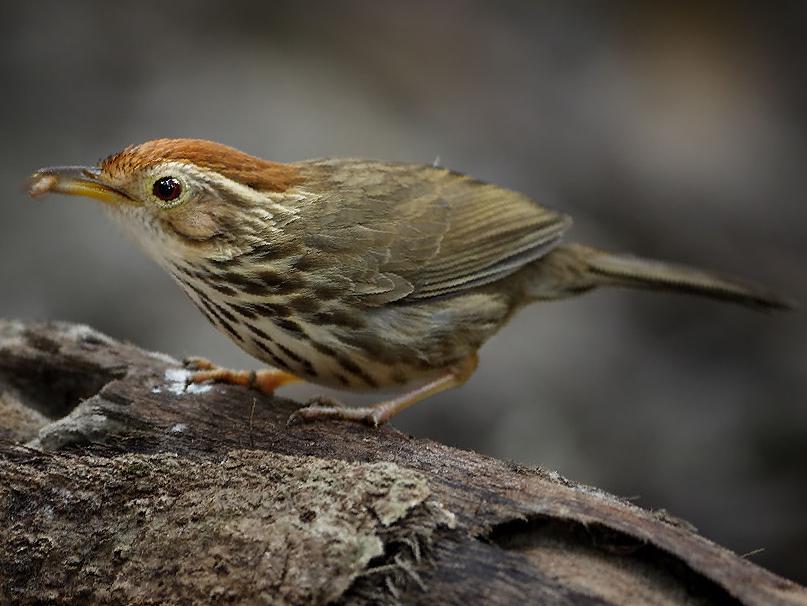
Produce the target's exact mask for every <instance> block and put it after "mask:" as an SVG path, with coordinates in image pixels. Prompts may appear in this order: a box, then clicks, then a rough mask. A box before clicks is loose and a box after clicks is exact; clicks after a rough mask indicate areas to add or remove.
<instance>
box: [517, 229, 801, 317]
mask: <svg viewBox="0 0 807 606" xmlns="http://www.w3.org/2000/svg"><path fill="white" fill-rule="evenodd" d="M532 269H533V271H532V272H531V274H530V275H529V277H528V280H527V284H526V294H527V297H528V298H530V299H557V298H563V297H566V296H571V295H574V294H578V293H580V292H583V291H586V290H590V289H592V288H596V287H599V286H617V287H628V288H643V289H649V290H660V291H672V292H682V293H689V294H694V295H701V296H705V297H710V298H712V299H721V300H724V301H731V302H733V303H740V304H742V305H747V306H749V307H756V308H762V309H792V308H793V307H795V304H794V303H793V302H792V301H790V300H788V299H786V298H784V297H781V296H779V295H777V294H776V293H774V292H772V291H770V290H768V289H767V288H764V287H761V286H757V285H754V284H749V283H746V282H742V281H739V280H735V279H733V278H729V277H726V276H721V275H719V274H716V273H713V272H710V271H703V270H700V269H695V268H691V267H685V266H682V265H675V264H672V263H665V262H662V261H653V260H648V259H641V258H639V257H634V256H631V255H622V254H612V253H607V252H603V251H600V250H596V249H594V248H590V247H587V246H582V245H580V244H565V245H561V246H558V247H557V248H555V249H554V250H553V251H552V252H550V253H549V254H548V255H546V256H545V257H543V258H542V259H540V260H538V261H537V262H535V263H534V264H533V265H532Z"/></svg>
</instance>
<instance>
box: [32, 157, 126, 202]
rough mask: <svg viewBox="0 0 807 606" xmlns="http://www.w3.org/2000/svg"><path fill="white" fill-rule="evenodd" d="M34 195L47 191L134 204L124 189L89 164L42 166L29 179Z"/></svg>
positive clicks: (43, 193)
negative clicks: (111, 183)
mask: <svg viewBox="0 0 807 606" xmlns="http://www.w3.org/2000/svg"><path fill="white" fill-rule="evenodd" d="M28 193H29V194H30V195H31V196H32V197H37V196H43V195H45V194H47V193H55V194H67V195H69V196H85V197H87V198H95V199H96V200H101V201H102V202H106V203H107V204H133V203H134V201H133V200H132V199H131V198H130V197H129V196H127V195H126V194H125V193H123V192H122V191H120V190H118V189H115V188H114V187H112V186H111V185H108V184H106V183H104V182H103V181H102V180H101V170H100V169H98V168H95V167H88V166H55V167H52V168H41V169H39V170H38V171H36V172H35V173H34V174H33V175H31V177H30V179H29V180H28Z"/></svg>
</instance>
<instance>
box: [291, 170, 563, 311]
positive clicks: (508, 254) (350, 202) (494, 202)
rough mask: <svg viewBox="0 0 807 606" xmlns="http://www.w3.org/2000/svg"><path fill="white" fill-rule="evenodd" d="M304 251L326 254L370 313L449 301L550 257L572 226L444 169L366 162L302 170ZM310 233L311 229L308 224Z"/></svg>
mask: <svg viewBox="0 0 807 606" xmlns="http://www.w3.org/2000/svg"><path fill="white" fill-rule="evenodd" d="M299 166H301V167H303V168H304V170H305V172H306V173H307V174H308V175H309V178H308V179H307V181H306V183H305V184H304V185H303V186H301V189H304V190H305V191H306V195H305V196H302V197H301V199H303V200H305V204H308V205H311V206H312V208H308V209H306V210H307V212H299V214H298V217H304V216H311V217H316V219H317V220H316V222H313V221H312V222H308V221H305V220H298V221H296V222H295V223H294V225H295V226H297V228H298V229H302V230H305V232H304V234H303V238H304V240H305V242H306V245H307V246H308V247H309V248H310V249H311V250H313V251H316V254H327V255H332V256H333V260H334V262H335V263H338V264H339V270H340V272H341V273H342V274H343V275H346V276H347V277H348V278H349V279H350V280H351V282H352V283H353V293H354V294H355V295H356V296H358V297H361V298H362V300H363V301H364V302H365V303H366V304H367V305H383V304H386V303H390V302H393V301H402V302H404V301H407V300H421V299H426V298H429V297H436V296H443V295H447V294H453V293H456V292H460V291H463V290H467V289H470V288H475V287H477V286H481V285H483V284H488V283H490V282H494V281H496V280H499V279H501V278H503V277H505V276H507V275H509V274H511V273H513V272H514V271H517V270H518V269H519V268H520V267H522V266H523V265H524V264H526V263H530V262H531V261H533V260H535V259H538V258H540V257H542V256H543V255H545V254H546V253H547V252H548V251H549V250H551V249H552V248H553V247H554V246H555V245H556V244H557V243H558V242H559V240H560V238H561V236H562V235H563V233H564V232H565V231H566V230H567V229H568V228H569V226H570V225H571V220H570V219H569V218H568V217H567V216H565V215H563V214H560V213H557V212H555V211H552V210H549V209H546V208H544V207H542V206H540V205H538V204H537V203H535V202H533V201H532V200H530V199H529V198H527V197H526V196H524V195H521V194H518V193H516V192H513V191H510V190H507V189H504V188H501V187H497V186H495V185H491V184H487V183H483V182H480V181H477V180H474V179H472V178H470V177H467V176H465V175H461V174H459V173H455V172H451V171H448V170H446V169H443V168H437V167H432V166H420V165H406V164H388V163H381V162H371V161H364V160H320V161H312V162H309V163H300V165H299ZM313 225H316V229H312V226H313Z"/></svg>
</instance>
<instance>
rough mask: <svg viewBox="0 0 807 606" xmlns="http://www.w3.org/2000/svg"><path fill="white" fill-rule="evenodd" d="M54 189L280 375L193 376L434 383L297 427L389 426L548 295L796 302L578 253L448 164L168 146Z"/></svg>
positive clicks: (556, 226) (533, 212)
mask: <svg viewBox="0 0 807 606" xmlns="http://www.w3.org/2000/svg"><path fill="white" fill-rule="evenodd" d="M46 192H57V193H67V194H73V195H86V196H90V197H94V198H97V199H100V200H102V201H104V202H106V203H107V208H109V209H110V212H111V214H112V216H113V217H114V218H115V219H116V220H118V221H119V222H120V223H121V224H122V225H123V226H124V227H125V228H126V229H127V230H128V231H129V232H130V233H131V234H132V235H133V236H134V237H135V238H136V239H137V240H138V241H139V242H140V243H141V245H143V247H144V248H145V249H146V251H147V252H148V253H149V254H150V255H151V256H153V257H154V258H155V259H156V260H157V262H158V263H159V264H160V265H161V266H163V267H164V268H165V269H166V270H167V271H168V272H170V274H171V275H172V276H173V277H174V279H175V280H176V282H177V283H178V284H179V286H180V287H181V288H182V289H183V290H184V291H185V292H186V293H187V294H188V296H189V297H190V298H191V299H192V300H193V301H194V303H196V305H197V306H198V307H199V309H200V311H201V312H202V313H203V314H204V316H205V317H206V318H207V319H208V320H209V321H210V322H211V323H212V324H214V325H215V326H216V327H217V328H218V329H219V330H221V331H222V332H224V333H225V334H227V335H228V336H229V337H230V338H231V339H233V340H234V341H235V342H236V343H237V344H238V345H239V346H240V347H241V348H242V349H244V350H245V351H247V352H248V353H250V354H252V355H253V356H255V357H256V358H258V359H260V360H263V361H264V362H267V363H268V364H270V365H272V366H274V367H275V368H276V369H277V370H271V371H260V372H259V373H257V374H255V373H253V374H249V373H242V372H236V371H226V370H223V369H218V368H214V367H211V366H210V365H209V364H208V363H198V364H197V367H198V370H197V372H196V373H195V375H194V380H197V381H202V380H208V379H209V380H218V381H222V380H229V381H231V382H235V383H238V384H248V385H252V386H253V387H256V388H258V389H262V390H263V391H266V392H270V391H272V390H273V389H275V388H276V387H279V386H280V385H283V384H286V383H288V382H290V381H292V380H295V379H304V380H308V381H312V382H315V383H321V384H324V385H331V386H335V387H340V388H349V389H376V388H379V387H385V386H391V385H401V384H405V383H409V382H413V381H417V382H419V383H420V386H419V387H417V388H415V389H413V390H411V391H409V392H406V393H404V394H403V395H401V396H399V397H397V398H393V399H391V400H387V401H385V402H381V403H379V404H378V405H376V406H373V407H364V408H345V407H342V406H334V405H327V406H326V405H323V404H322V403H321V402H318V403H314V404H312V405H310V406H307V407H305V408H302V409H301V410H300V411H298V412H297V413H296V414H295V416H294V419H295V420H298V421H305V420H312V419H317V418H323V417H335V418H341V419H349V420H358V421H363V422H367V423H371V424H374V425H378V424H381V423H384V422H386V421H387V420H389V419H390V418H391V417H392V416H393V415H394V414H396V413H397V412H399V411H401V410H403V409H404V408H406V407H408V406H410V405H411V404H413V403H415V402H417V401H418V400H420V399H423V398H425V397H428V396H429V395H431V394H433V393H437V392H439V391H442V390H444V389H448V388H450V387H454V386H456V385H459V384H461V383H462V382H464V381H465V380H466V379H467V378H468V377H469V376H470V375H471V374H472V373H473V370H474V369H475V367H476V360H477V357H476V356H477V353H476V352H477V350H478V349H479V348H480V347H481V346H482V344H483V343H484V342H485V341H486V340H487V339H488V338H489V337H491V336H492V335H493V334H494V333H495V332H496V331H497V330H498V329H499V328H501V326H502V325H504V324H505V323H506V322H507V321H508V320H509V319H510V317H512V315H513V313H515V312H516V311H517V310H518V309H520V308H521V307H523V306H524V305H526V304H528V303H530V302H533V301H538V300H552V299H561V298H564V297H568V296H574V295H577V294H580V293H582V292H584V291H587V290H590V289H592V288H595V287H598V286H628V287H638V288H649V289H655V290H668V291H682V292H690V293H695V294H700V295H706V296H710V297H713V298H718V299H724V300H729V301H734V302H738V303H743V304H747V305H752V306H757V307H766V308H777V307H786V306H787V305H788V303H787V302H786V301H784V300H783V299H781V298H779V297H777V296H775V295H773V294H772V293H770V292H768V291H766V290H764V289H761V288H758V287H755V286H751V285H747V284H743V283H740V282H738V281H735V280H732V279H727V278H723V277H720V276H718V275H716V274H713V273H710V272H704V271H700V270H696V269H690V268H686V267H680V266H674V265H670V264H666V263H660V262H656V261H646V260H642V259H639V258H636V257H632V256H628V255H615V254H610V253H605V252H602V251H598V250H596V249H593V248H589V247H586V246H582V245H578V244H563V243H561V238H562V237H563V235H564V234H565V232H566V231H567V230H568V229H569V227H570V226H571V220H570V219H569V218H568V217H566V216H565V215H562V214H560V213H557V212H555V211H552V210H549V209H546V208H544V207H542V206H540V205H538V204H537V203H535V202H533V201H532V200H530V199H529V198H527V197H526V196H524V195H521V194H518V193H516V192H513V191H510V190H507V189H504V188H501V187H498V186H495V185H491V184H487V183H483V182H480V181H477V180H475V179H472V178H470V177H467V176H465V175H462V174H459V173H456V172H452V171H449V170H446V169H443V168H438V167H433V166H424V165H412V164H395V163H385V162H374V161H368V160H355V159H325V160H311V161H306V162H296V163H291V164H281V163H276V162H269V161H266V160H261V159H259V158H256V157H253V156H250V155H248V154H245V153H244V152H241V151H238V150H236V149H233V148H231V147H227V146H224V145H221V144H218V143H213V142H210V141H200V140H193V139H160V140H157V141H150V142H147V143H143V144H141V145H138V146H133V147H127V148H126V149H125V150H123V151H122V152H119V153H117V154H114V155H112V156H110V157H108V158H107V159H106V160H104V161H102V162H101V163H100V165H99V166H98V167H97V168H76V167H72V168H55V169H42V170H40V171H38V172H37V173H36V174H35V175H34V176H33V178H32V182H31V194H32V195H41V194H43V193H46ZM331 404H332V403H331Z"/></svg>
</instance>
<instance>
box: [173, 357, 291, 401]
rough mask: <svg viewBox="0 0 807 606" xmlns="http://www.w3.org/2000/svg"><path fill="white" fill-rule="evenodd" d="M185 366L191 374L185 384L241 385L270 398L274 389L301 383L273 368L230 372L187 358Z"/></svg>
mask: <svg viewBox="0 0 807 606" xmlns="http://www.w3.org/2000/svg"><path fill="white" fill-rule="evenodd" d="M185 365H186V366H188V367H190V368H191V369H192V370H193V372H191V374H190V375H189V376H188V378H187V383H188V384H189V385H190V384H191V383H204V382H205V381H215V382H216V383H227V384H229V385H243V386H245V387H249V388H250V389H257V390H258V391H260V392H261V393H263V394H266V395H269V396H271V395H272V394H273V393H274V392H275V389H277V388H278V387H281V386H283V385H287V384H288V383H294V382H296V381H301V380H302V379H300V378H299V377H297V376H295V375H293V374H291V373H289V372H286V371H285V370H277V369H275V368H271V369H264V370H232V369H230V368H222V367H220V366H216V365H215V364H213V363H212V362H211V361H210V360H207V359H205V358H187V359H186V360H185Z"/></svg>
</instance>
